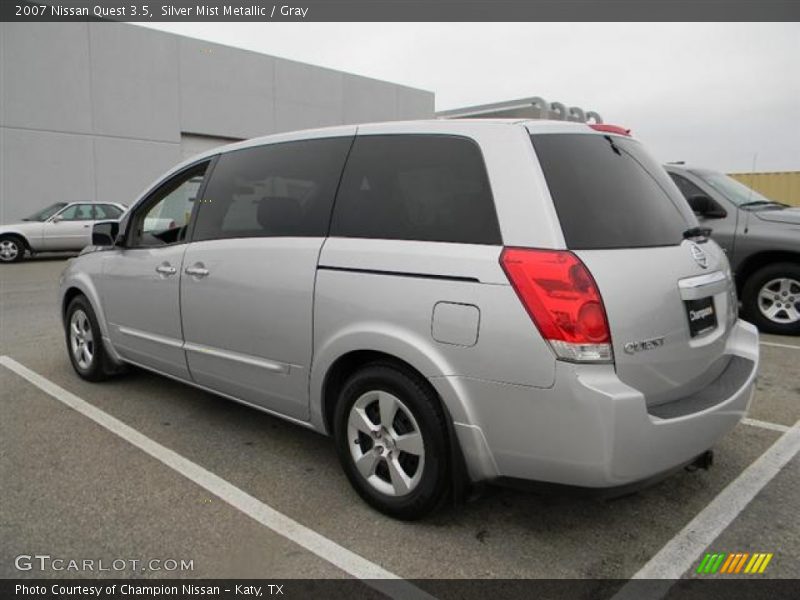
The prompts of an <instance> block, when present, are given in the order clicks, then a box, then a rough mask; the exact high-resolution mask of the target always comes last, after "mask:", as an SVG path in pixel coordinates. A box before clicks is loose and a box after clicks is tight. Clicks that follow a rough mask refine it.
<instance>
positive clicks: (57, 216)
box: [50, 215, 64, 223]
mask: <svg viewBox="0 0 800 600" xmlns="http://www.w3.org/2000/svg"><path fill="white" fill-rule="evenodd" d="M63 220H64V217H62V216H61V215H55V216H54V217H53V218H52V219H50V221H51V222H52V223H59V222H61V221H63Z"/></svg>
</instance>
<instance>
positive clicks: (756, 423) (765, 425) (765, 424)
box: [742, 418, 791, 433]
mask: <svg viewBox="0 0 800 600" xmlns="http://www.w3.org/2000/svg"><path fill="white" fill-rule="evenodd" d="M742 424H743V425H750V427H760V428H761V429H770V430H772V431H780V432H781V433H786V432H787V431H789V430H790V429H791V427H789V426H788V425H781V424H780V423H770V422H769V421H760V420H758V419H749V418H748V419H742Z"/></svg>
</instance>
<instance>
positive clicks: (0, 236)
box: [0, 230, 32, 252]
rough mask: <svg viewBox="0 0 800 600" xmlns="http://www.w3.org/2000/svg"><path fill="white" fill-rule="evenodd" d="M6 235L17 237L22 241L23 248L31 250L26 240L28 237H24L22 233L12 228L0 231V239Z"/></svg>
mask: <svg viewBox="0 0 800 600" xmlns="http://www.w3.org/2000/svg"><path fill="white" fill-rule="evenodd" d="M6 237H13V238H17V239H18V240H19V241H21V242H22V245H23V246H24V247H25V248H24V249H25V250H27V251H28V252H32V249H31V244H30V242H29V241H28V238H27V237H25V234H24V233H20V232H18V231H14V230H11V231H4V232H3V233H0V239H3V238H6Z"/></svg>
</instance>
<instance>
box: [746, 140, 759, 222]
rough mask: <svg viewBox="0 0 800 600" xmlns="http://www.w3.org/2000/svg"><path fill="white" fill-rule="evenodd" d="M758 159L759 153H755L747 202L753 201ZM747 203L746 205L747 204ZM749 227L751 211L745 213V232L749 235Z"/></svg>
mask: <svg viewBox="0 0 800 600" xmlns="http://www.w3.org/2000/svg"><path fill="white" fill-rule="evenodd" d="M757 159H758V152H754V153H753V166H752V167H751V169H750V185H748V186H747V187H748V188H749V189H750V191H749V192H748V194H747V202H750V201H751V200H752V199H753V178H754V177H755V174H756V160H757ZM747 202H746V203H745V204H747ZM749 227H750V211H749V210H747V211H745V216H744V232H745V233H747V231H748V229H749Z"/></svg>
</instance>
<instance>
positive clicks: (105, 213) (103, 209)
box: [94, 204, 122, 219]
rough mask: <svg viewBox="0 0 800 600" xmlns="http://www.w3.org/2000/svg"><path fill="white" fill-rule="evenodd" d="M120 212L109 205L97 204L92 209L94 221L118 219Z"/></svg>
mask: <svg viewBox="0 0 800 600" xmlns="http://www.w3.org/2000/svg"><path fill="white" fill-rule="evenodd" d="M121 214H122V211H121V210H120V209H118V208H117V207H116V206H111V205H110V204H97V205H95V207H94V218H95V219H119V216H120V215H121Z"/></svg>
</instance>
